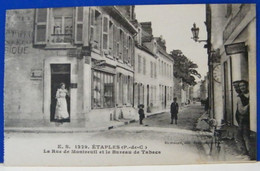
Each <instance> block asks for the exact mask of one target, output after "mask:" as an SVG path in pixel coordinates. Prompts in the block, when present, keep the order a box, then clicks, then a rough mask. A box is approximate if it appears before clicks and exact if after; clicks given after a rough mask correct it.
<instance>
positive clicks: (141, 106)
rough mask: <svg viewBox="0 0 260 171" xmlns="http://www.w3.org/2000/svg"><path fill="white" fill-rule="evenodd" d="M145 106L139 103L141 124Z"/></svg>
mask: <svg viewBox="0 0 260 171" xmlns="http://www.w3.org/2000/svg"><path fill="white" fill-rule="evenodd" d="M143 108H144V105H143V104H140V105H139V110H138V114H139V122H140V125H142V124H143V119H144V109H143Z"/></svg>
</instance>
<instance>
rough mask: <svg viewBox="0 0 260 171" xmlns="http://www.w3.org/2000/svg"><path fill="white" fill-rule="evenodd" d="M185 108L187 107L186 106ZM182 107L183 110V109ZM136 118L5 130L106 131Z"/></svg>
mask: <svg viewBox="0 0 260 171" xmlns="http://www.w3.org/2000/svg"><path fill="white" fill-rule="evenodd" d="M184 108H185V107H184ZM184 108H182V109H181V110H183V109H184ZM164 112H170V111H169V109H165V110H160V111H156V112H151V113H146V117H151V116H154V115H159V114H163V113H164ZM136 121H138V120H136V119H120V120H116V121H110V122H106V123H98V122H96V123H88V124H86V126H85V127H69V126H67V125H68V124H70V123H63V124H62V125H59V126H54V124H53V126H51V127H5V132H24V133H25V132H26V133H81V132H97V131H106V130H110V129H113V128H117V127H120V126H124V125H128V124H130V123H133V122H136Z"/></svg>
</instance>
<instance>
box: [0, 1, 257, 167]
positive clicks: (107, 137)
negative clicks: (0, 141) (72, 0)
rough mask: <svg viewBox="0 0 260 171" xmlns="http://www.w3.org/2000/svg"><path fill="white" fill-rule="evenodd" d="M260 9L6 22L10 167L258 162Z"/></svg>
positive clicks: (91, 13) (28, 13) (117, 11)
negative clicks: (259, 33)
mask: <svg viewBox="0 0 260 171" xmlns="http://www.w3.org/2000/svg"><path fill="white" fill-rule="evenodd" d="M255 8H256V6H255V4H197V5H196V4H191V5H144V6H134V5H131V6H96V7H89V6H79V7H60V8H37V9H19V10H7V12H6V28H5V37H6V38H5V82H4V88H5V91H4V102H5V103H4V116H5V157H4V158H5V164H6V165H12V166H14V165H23V166H29V165H30V166H128V165H169V164H206V163H218V162H245V161H246V162H249V161H254V160H256V150H257V149H256V144H257V143H256V134H257V132H256V130H257V129H256V128H257V111H256V104H257V102H256V94H257V93H256V11H255V10H256V9H255ZM183 11H188V12H187V13H183Z"/></svg>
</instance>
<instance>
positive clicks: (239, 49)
mask: <svg viewBox="0 0 260 171" xmlns="http://www.w3.org/2000/svg"><path fill="white" fill-rule="evenodd" d="M225 50H226V54H227V55H233V54H238V53H245V52H246V45H245V43H244V42H241V43H233V44H228V45H225Z"/></svg>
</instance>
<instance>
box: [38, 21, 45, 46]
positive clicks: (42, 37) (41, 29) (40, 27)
mask: <svg viewBox="0 0 260 171" xmlns="http://www.w3.org/2000/svg"><path fill="white" fill-rule="evenodd" d="M45 39H46V25H38V26H37V37H36V41H37V42H44V41H45Z"/></svg>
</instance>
